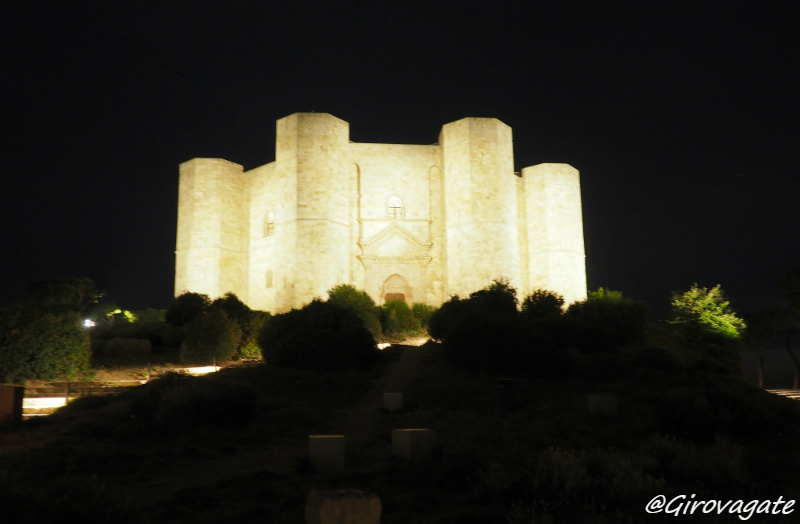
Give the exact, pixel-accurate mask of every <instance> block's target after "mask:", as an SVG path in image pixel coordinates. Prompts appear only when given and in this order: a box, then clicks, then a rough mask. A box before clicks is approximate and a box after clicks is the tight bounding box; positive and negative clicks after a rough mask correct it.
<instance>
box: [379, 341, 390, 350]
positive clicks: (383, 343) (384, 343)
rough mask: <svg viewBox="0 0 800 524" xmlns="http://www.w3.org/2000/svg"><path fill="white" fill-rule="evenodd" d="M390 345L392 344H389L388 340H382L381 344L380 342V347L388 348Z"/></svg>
mask: <svg viewBox="0 0 800 524" xmlns="http://www.w3.org/2000/svg"><path fill="white" fill-rule="evenodd" d="M389 346H391V344H389V343H388V342H381V343H380V344H378V349H386V348H388V347H389Z"/></svg>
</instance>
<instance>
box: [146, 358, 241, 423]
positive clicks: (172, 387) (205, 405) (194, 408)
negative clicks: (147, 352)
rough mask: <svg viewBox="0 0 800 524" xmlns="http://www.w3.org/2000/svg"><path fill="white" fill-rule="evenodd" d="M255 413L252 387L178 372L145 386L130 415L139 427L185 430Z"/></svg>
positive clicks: (234, 420) (236, 420)
mask: <svg viewBox="0 0 800 524" xmlns="http://www.w3.org/2000/svg"><path fill="white" fill-rule="evenodd" d="M254 415H255V394H254V393H253V390H252V389H251V388H249V387H246V386H237V385H233V384H228V383H223V382H220V381H218V380H216V379H214V378H212V377H192V376H189V375H185V374H182V373H175V372H170V373H166V374H164V375H162V376H161V377H159V378H158V379H156V380H153V381H151V382H149V383H148V384H147V385H145V386H143V387H142V390H141V393H139V395H138V397H137V398H136V400H135V401H134V402H133V404H132V405H131V416H132V418H133V419H134V420H135V421H136V422H137V423H138V424H141V426H140V428H141V429H145V430H154V431H156V432H185V431H188V430H191V429H192V428H194V427H196V426H205V425H211V426H224V427H225V426H237V425H242V424H245V423H247V422H249V421H250V420H251V419H252V418H253V416H254Z"/></svg>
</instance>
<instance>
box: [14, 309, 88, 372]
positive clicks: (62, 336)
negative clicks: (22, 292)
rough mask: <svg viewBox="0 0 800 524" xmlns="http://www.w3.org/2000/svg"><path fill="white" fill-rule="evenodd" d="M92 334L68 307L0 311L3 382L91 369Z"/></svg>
mask: <svg viewBox="0 0 800 524" xmlns="http://www.w3.org/2000/svg"><path fill="white" fill-rule="evenodd" d="M90 346H91V344H90V341H89V335H88V333H87V332H86V330H85V329H83V327H81V318H80V316H79V315H78V314H77V313H75V312H72V311H69V310H67V309H66V308H35V307H34V308H31V307H23V306H11V307H8V308H5V309H3V310H0V382H19V381H23V380H26V379H33V378H40V379H54V378H58V377H61V376H66V377H68V378H72V377H74V376H75V375H76V374H78V373H82V372H84V371H86V370H88V369H89V363H90V360H91V347H90Z"/></svg>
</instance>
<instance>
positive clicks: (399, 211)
mask: <svg viewBox="0 0 800 524" xmlns="http://www.w3.org/2000/svg"><path fill="white" fill-rule="evenodd" d="M386 216H387V217H388V218H389V219H390V220H399V219H401V218H403V201H402V200H401V199H400V197H399V196H397V195H392V196H390V197H389V202H388V204H387V205H386Z"/></svg>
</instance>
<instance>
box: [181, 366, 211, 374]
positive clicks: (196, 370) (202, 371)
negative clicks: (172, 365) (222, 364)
mask: <svg viewBox="0 0 800 524" xmlns="http://www.w3.org/2000/svg"><path fill="white" fill-rule="evenodd" d="M215 371H219V366H201V367H197V368H186V372H187V373H189V374H190V375H208V374H209V373H214V372H215Z"/></svg>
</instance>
